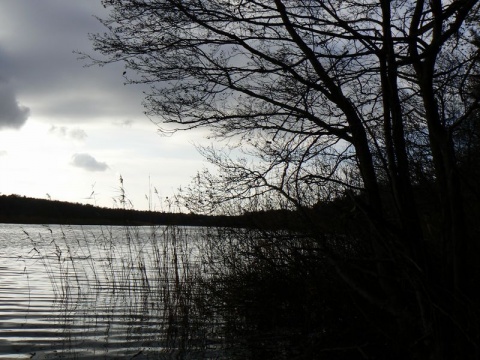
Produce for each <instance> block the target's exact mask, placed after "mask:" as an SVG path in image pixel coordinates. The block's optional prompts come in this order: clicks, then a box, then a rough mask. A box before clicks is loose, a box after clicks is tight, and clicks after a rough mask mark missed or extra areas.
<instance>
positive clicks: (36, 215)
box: [0, 195, 303, 229]
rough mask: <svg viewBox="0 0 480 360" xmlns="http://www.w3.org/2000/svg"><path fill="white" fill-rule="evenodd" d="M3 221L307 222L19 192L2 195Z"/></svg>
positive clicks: (276, 215)
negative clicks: (155, 208)
mask: <svg viewBox="0 0 480 360" xmlns="http://www.w3.org/2000/svg"><path fill="white" fill-rule="evenodd" d="M0 223H16V224H72V225H73V224H78V225H87V224H88V225H188V226H227V227H255V228H277V229H278V228H298V227H302V226H303V225H302V222H301V220H300V217H299V216H298V214H296V212H293V211H288V210H270V211H262V212H248V213H245V214H243V215H240V216H227V215H217V216H215V215H197V214H185V213H166V212H158V211H140V210H129V209H118V208H116V209H112V208H104V207H97V206H93V205H85V204H78V203H69V202H63V201H55V200H46V199H35V198H29V197H25V196H19V195H1V196H0Z"/></svg>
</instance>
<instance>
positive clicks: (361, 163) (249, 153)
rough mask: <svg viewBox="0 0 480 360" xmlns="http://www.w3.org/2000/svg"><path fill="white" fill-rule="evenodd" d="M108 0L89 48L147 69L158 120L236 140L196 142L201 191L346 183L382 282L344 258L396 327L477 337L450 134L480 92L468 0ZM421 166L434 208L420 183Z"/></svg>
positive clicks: (257, 193)
mask: <svg viewBox="0 0 480 360" xmlns="http://www.w3.org/2000/svg"><path fill="white" fill-rule="evenodd" d="M103 4H104V6H106V7H108V8H110V10H111V11H110V17H109V18H107V19H102V20H101V21H102V23H103V24H104V25H105V26H106V28H107V30H108V31H107V32H106V33H105V34H94V35H92V40H93V43H94V47H95V50H97V51H98V52H100V53H102V54H103V55H105V57H104V58H103V59H98V58H93V59H91V60H92V62H93V63H95V64H99V65H104V64H107V63H111V62H117V61H120V62H124V63H125V65H126V71H127V73H126V74H127V76H128V75H129V74H132V76H131V77H129V78H128V79H129V80H128V82H130V83H142V84H149V85H151V88H150V92H149V93H148V94H146V108H147V114H148V115H151V116H155V117H158V118H159V119H160V120H159V124H160V123H162V125H161V126H162V127H166V128H165V129H164V130H165V131H178V130H189V129H196V128H200V127H206V128H208V129H210V130H211V133H212V135H213V136H215V137H216V138H217V139H219V140H223V141H225V143H226V144H227V146H228V147H229V148H230V149H233V151H234V152H235V151H237V150H238V149H241V150H242V151H243V152H244V157H243V159H240V160H238V161H235V160H233V159H232V158H229V157H225V156H224V155H222V154H221V153H218V152H216V151H215V150H213V149H203V151H204V153H205V155H206V156H207V157H208V158H209V159H210V160H211V161H212V162H213V163H214V164H216V165H218V166H219V167H220V168H221V169H222V170H223V173H222V176H223V177H222V178H216V179H212V178H209V177H208V176H206V177H204V178H203V179H202V180H201V181H203V183H202V186H204V189H205V195H206V196H205V197H204V198H203V199H202V201H204V202H210V204H218V203H219V202H222V201H225V200H229V199H253V198H258V197H262V196H264V195H265V194H267V193H269V192H275V193H277V194H281V195H282V197H283V199H286V200H287V202H288V203H289V204H293V205H294V206H295V207H297V208H298V209H300V210H302V209H306V208H308V207H310V206H311V205H313V204H314V203H316V202H318V201H321V200H324V199H325V198H328V196H329V195H330V194H331V193H332V192H334V191H336V192H342V193H345V192H348V193H350V194H351V196H352V200H353V201H354V202H355V205H356V207H357V208H358V209H360V211H361V212H362V213H363V214H364V215H365V218H366V219H368V222H369V224H368V226H369V228H370V231H371V239H372V249H373V253H374V255H375V258H376V259H377V261H376V267H375V270H374V271H375V273H376V279H377V282H378V284H379V286H380V288H381V291H379V293H377V292H375V291H373V292H372V291H369V290H367V288H365V287H363V286H362V284H361V281H360V282H359V281H358V279H357V280H354V277H351V276H350V275H349V274H348V272H347V271H344V269H343V268H341V267H338V271H339V274H340V275H341V277H342V278H343V279H344V280H345V281H346V282H347V283H349V284H350V285H351V286H352V288H355V289H356V290H357V291H358V293H359V294H360V295H361V296H363V297H364V298H365V299H368V301H370V302H371V303H372V304H375V305H376V306H377V307H378V308H381V309H382V311H383V310H384V311H386V312H388V313H390V314H391V315H392V316H393V318H394V319H396V322H397V325H398V326H397V328H396V330H395V331H398V332H399V334H400V335H399V339H401V341H400V340H399V343H401V344H404V345H405V344H407V343H410V344H412V343H417V345H418V344H419V343H422V344H424V345H425V344H426V343H427V342H429V341H430V342H433V343H434V345H432V348H434V349H435V351H436V352H435V353H434V352H432V354H434V355H432V356H436V358H445V359H453V358H455V356H467V355H466V354H467V353H468V354H472V353H473V352H472V351H473V350H472V351H470V350H471V349H475V351H478V347H477V345H476V343H475V341H476V340H474V338H472V335H471V334H469V333H468V331H470V330H471V329H470V328H469V324H470V323H469V321H468V319H467V317H468V316H467V315H466V314H467V313H468V312H467V311H464V309H465V306H466V304H468V303H469V300H470V299H469V285H471V284H468V282H467V281H466V280H467V279H468V274H467V268H466V264H467V263H468V262H467V246H468V242H469V241H470V240H469V236H471V234H469V231H468V228H467V226H466V224H465V216H464V215H465V214H464V213H465V209H464V204H463V202H462V192H461V178H460V177H459V171H458V164H457V161H456V153H455V142H454V138H455V137H454V135H455V131H456V130H457V129H458V128H460V127H461V126H460V125H461V124H462V123H463V122H465V121H466V120H467V119H468V118H469V116H470V115H471V114H472V113H473V112H474V111H475V110H476V109H477V107H478V102H479V99H478V97H474V96H471V94H469V93H468V92H466V91H465V89H466V87H465V83H466V82H467V80H468V78H469V76H470V75H471V74H472V73H476V72H477V66H478V63H477V62H476V58H477V56H478V54H477V48H476V47H475V46H474V45H472V39H473V34H474V32H475V31H476V25H475V22H469V20H471V19H475V17H476V16H478V9H479V7H478V2H477V1H476V0H454V1H453V0H452V1H441V0H432V1H428V2H426V1H424V0H394V1H388V0H379V1H359V0H347V1H339V0H325V1H319V0H274V1H250V0H234V1H223V0H110V1H107V0H105V1H103ZM425 172H428V173H429V174H430V175H429V181H431V182H432V183H434V184H435V185H434V186H435V187H434V189H433V190H432V193H433V194H434V200H433V201H435V203H436V204H437V207H438V209H440V211H439V215H438V216H439V219H438V221H434V222H428V221H425V218H426V217H425V214H424V213H423V209H422V207H421V206H419V201H418V199H417V198H416V196H415V187H416V186H417V185H418V182H419V178H420V177H422V173H425ZM199 179H200V178H199ZM198 181H199V184H200V180H198ZM215 184H217V187H215ZM392 209H393V214H392V211H391V210H392ZM387 210H388V211H387ZM435 225H436V226H437V229H434V230H432V227H434V226H435ZM432 249H435V250H432ZM332 259H333V257H332ZM332 261H335V260H334V259H333V260H332ZM438 263H440V265H438ZM439 269H441V271H440V270H439ZM399 274H400V275H399ZM399 276H400V278H399ZM400 279H401V280H400ZM405 279H407V280H408V282H409V284H410V288H409V290H408V291H405V290H404V289H403V290H399V289H400V288H402V286H403V285H402V282H403V281H404V280H405ZM441 282H444V286H443V285H442V291H437V290H436V286H437V285H439V284H440V283H441ZM432 284H433V285H432ZM407 293H408V296H407V295H406V294H407ZM399 294H401V296H399ZM442 296H445V297H446V298H448V299H447V300H442V301H440V300H438V298H439V297H442ZM405 297H408V299H407V300H405V299H404V298H405ZM432 298H433V299H435V300H432ZM411 299H414V300H411ZM437 300H438V301H437ZM427 303H428V306H429V308H428V309H426V308H425V307H426V306H427ZM406 309H408V311H407V310H406ZM461 309H463V310H461ZM469 309H470V308H469ZM406 313H408V314H409V316H406V315H405V314H406ZM439 314H440V315H439ZM415 317H418V319H415ZM414 327H417V328H421V329H420V330H418V331H415V332H414V334H413V333H412V332H411V329H412V328H414ZM391 336H393V335H391ZM415 336H417V338H415V339H413V338H412V337H415ZM449 336H452V338H453V340H452V341H447V340H446V339H448V337H449ZM432 339H433V340H432ZM403 340H405V341H403ZM402 341H403V342H402ZM465 344H468V346H467V345H465ZM405 346H406V345H405ZM425 346H426V345H425ZM467 348H468V349H469V350H468V351H467V350H464V352H463V353H462V354H461V355H456V354H460V352H459V351H460V349H467ZM469 351H470V352H469ZM477 355H478V354H477ZM462 358H466V357H462Z"/></svg>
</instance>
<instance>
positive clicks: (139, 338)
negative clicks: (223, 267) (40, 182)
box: [0, 224, 219, 359]
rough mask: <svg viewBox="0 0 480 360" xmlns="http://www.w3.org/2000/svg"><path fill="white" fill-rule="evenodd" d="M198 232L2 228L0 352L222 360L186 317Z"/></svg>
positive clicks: (47, 356)
mask: <svg viewBox="0 0 480 360" xmlns="http://www.w3.org/2000/svg"><path fill="white" fill-rule="evenodd" d="M197 235H198V231H197V230H195V229H194V228H190V229H189V228H165V227H136V228H126V227H100V226H58V225H57V226H42V225H16V224H15V225H14V224H2V225H0V279H1V284H0V327H1V330H0V331H1V332H0V359H30V358H32V359H55V358H61V359H66V358H72V359H94V358H98V359H110V358H112V359H114V358H126V359H129V358H132V359H147V358H155V359H158V358H165V359H170V358H202V359H204V358H218V356H219V354H218V352H217V351H216V345H215V341H214V340H213V339H208V334H205V333H202V329H201V326H197V327H196V328H195V329H194V330H193V328H192V327H191V326H189V327H187V326H185V324H183V323H182V319H183V318H184V317H185V314H183V313H182V311H184V310H185V309H186V308H190V309H191V306H190V307H189V304H188V301H190V298H189V297H188V296H187V295H185V294H189V293H190V294H191V291H193V289H188V286H189V283H192V281H191V279H193V278H194V276H195V271H197V268H198V264H197V260H196V259H197V258H198V248H197V247H196V245H195V244H196V243H197V242H198V236H197ZM189 279H190V280H189ZM180 288H181V290H182V291H178V290H179V289H180ZM184 290H185V291H184ZM189 291H190V292H189ZM179 294H184V295H179ZM189 317H190V319H192V318H194V314H189ZM200 320H201V319H199V322H198V323H200V322H201V321H200ZM187 331H188V333H186V332H187ZM180 338H182V339H181V340H179V339H180ZM186 342H188V343H186ZM186 348H188V349H190V351H189V352H188V354H187V352H186ZM195 349H197V351H196V350H195Z"/></svg>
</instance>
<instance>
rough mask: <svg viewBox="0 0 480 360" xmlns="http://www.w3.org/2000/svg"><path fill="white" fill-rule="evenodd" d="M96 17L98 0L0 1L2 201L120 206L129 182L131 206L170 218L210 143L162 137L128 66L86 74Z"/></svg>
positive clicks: (189, 136) (101, 12)
mask: <svg viewBox="0 0 480 360" xmlns="http://www.w3.org/2000/svg"><path fill="white" fill-rule="evenodd" d="M94 15H95V16H99V17H106V15H107V13H106V10H105V9H104V8H103V6H102V5H101V3H100V0H41V1H39V0H1V1H0V194H2V195H10V194H17V195H20V196H28V197H35V198H42V199H52V200H61V201H70V202H76V203H86V204H92V205H98V206H105V207H120V206H121V205H120V203H119V199H120V195H121V193H120V180H119V179H120V177H122V179H123V187H124V189H125V192H126V197H127V199H128V200H129V203H131V204H132V205H133V208H135V209H138V210H145V209H150V210H160V211H163V210H166V208H165V206H166V205H165V199H166V198H167V197H169V198H170V199H171V198H172V195H173V194H174V193H175V192H176V190H177V189H178V187H180V186H185V185H187V184H188V183H189V182H190V179H191V178H192V177H193V176H195V174H196V172H197V170H201V168H202V167H203V166H204V165H205V163H204V160H203V159H202V157H201V156H200V155H199V154H198V153H197V151H196V149H195V146H194V144H195V143H199V142H202V141H204V140H203V139H202V136H201V134H199V133H191V132H190V133H181V134H178V133H177V134H175V135H173V136H171V137H165V136H162V135H160V134H159V133H158V131H157V126H156V125H155V124H154V123H153V122H152V120H151V119H149V118H147V117H146V116H145V115H144V113H143V111H144V109H143V107H142V100H143V98H142V88H141V87H140V86H135V85H128V86H124V81H125V79H124V78H123V76H122V73H123V71H124V68H123V66H122V65H121V64H114V65H110V66H105V67H102V68H100V67H85V65H86V64H87V63H86V62H85V61H84V60H79V59H78V58H79V55H78V54H76V53H75V52H83V53H89V54H93V50H92V44H91V43H90V41H89V39H88V34H89V33H97V32H103V31H104V29H103V27H102V25H101V24H100V23H99V21H98V20H97V19H96V18H95V17H94ZM154 120H159V119H154ZM150 194H152V196H150ZM148 197H149V199H147V198H148Z"/></svg>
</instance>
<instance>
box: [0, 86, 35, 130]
mask: <svg viewBox="0 0 480 360" xmlns="http://www.w3.org/2000/svg"><path fill="white" fill-rule="evenodd" d="M29 115H30V109H29V108H28V107H26V106H22V105H20V104H19V103H18V101H17V99H16V96H15V92H14V91H13V88H12V87H11V86H10V85H9V84H8V83H7V82H6V81H4V80H2V79H1V78H0V129H4V128H11V129H19V128H21V127H22V126H23V125H24V124H25V122H26V121H27V119H28V117H29Z"/></svg>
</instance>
